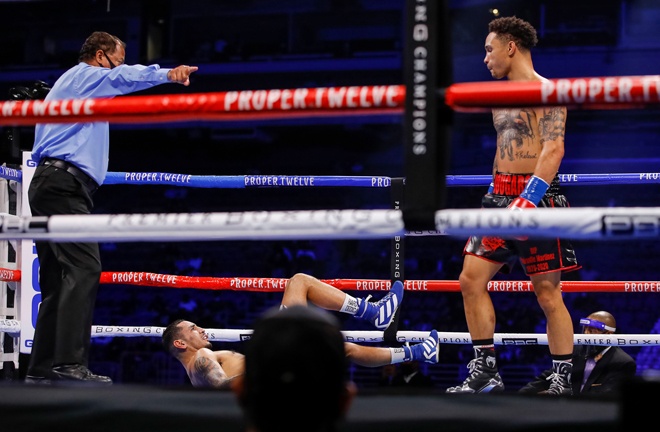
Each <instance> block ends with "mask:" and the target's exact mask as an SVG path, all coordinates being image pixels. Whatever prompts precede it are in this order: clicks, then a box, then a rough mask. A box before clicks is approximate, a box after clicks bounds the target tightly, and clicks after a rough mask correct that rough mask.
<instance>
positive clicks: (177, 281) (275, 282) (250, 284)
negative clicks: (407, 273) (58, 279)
mask: <svg viewBox="0 0 660 432" xmlns="http://www.w3.org/2000/svg"><path fill="white" fill-rule="evenodd" d="M20 280H21V271H20V270H11V269H6V268H0V281H4V282H20ZM287 280H288V279H286V278H257V277H252V278H251V277H200V276H179V275H168V274H158V273H149V272H103V273H101V279H100V282H101V283H102V284H115V285H139V286H151V287H170V288H194V289H206V290H233V291H254V292H282V291H284V287H285V285H286V282H287ZM321 280H322V281H323V282H325V283H327V284H329V285H331V286H333V287H335V288H338V289H341V290H355V291H388V290H389V289H390V280H387V279H321ZM404 285H405V289H406V290H408V291H426V292H429V291H432V292H459V291H460V287H459V284H458V281H451V280H414V279H410V280H406V281H405V282H404ZM561 287H562V291H563V292H622V293H660V281H655V282H654V281H563V282H561ZM488 291H491V292H531V291H533V288H532V284H531V282H530V281H491V282H489V284H488Z"/></svg>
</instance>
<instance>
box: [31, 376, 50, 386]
mask: <svg viewBox="0 0 660 432" xmlns="http://www.w3.org/2000/svg"><path fill="white" fill-rule="evenodd" d="M25 384H27V385H34V386H49V385H51V384H52V381H51V380H50V379H48V378H46V377H41V376H34V375H26V376H25Z"/></svg>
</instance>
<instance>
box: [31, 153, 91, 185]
mask: <svg viewBox="0 0 660 432" xmlns="http://www.w3.org/2000/svg"><path fill="white" fill-rule="evenodd" d="M39 165H46V166H54V167H56V168H60V169H63V170H64V171H66V172H68V173H69V174H71V175H72V176H74V177H75V178H76V179H78V181H79V182H80V183H82V184H83V186H85V187H86V188H87V190H88V191H89V192H90V193H94V192H96V189H98V188H99V184H98V183H96V181H95V180H94V179H93V178H91V177H90V176H88V175H87V174H85V172H84V171H83V170H81V169H80V168H78V167H77V166H75V165H73V164H71V163H69V162H67V161H63V160H62V159H54V158H43V159H42V160H41V162H39Z"/></svg>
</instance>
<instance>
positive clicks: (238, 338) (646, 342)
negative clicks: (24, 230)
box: [0, 320, 660, 348]
mask: <svg viewBox="0 0 660 432" xmlns="http://www.w3.org/2000/svg"><path fill="white" fill-rule="evenodd" d="M164 330H165V327H154V326H116V325H94V326H92V337H136V336H143V337H161V336H162V335H163V331H164ZM0 332H6V333H9V334H18V333H19V332H20V322H19V321H16V320H0ZM206 333H207V334H208V336H209V340H210V341H213V342H242V341H245V340H247V339H250V336H251V335H252V330H251V329H206ZM342 333H343V335H344V340H346V341H348V342H356V343H381V342H384V341H385V338H384V332H382V331H368V330H348V331H342ZM438 335H439V340H440V343H441V344H454V345H461V344H471V343H472V339H471V338H470V334H469V333H462V332H438ZM428 336H429V332H425V331H415V330H399V331H398V332H397V333H396V340H397V341H398V342H401V343H405V342H411V343H416V342H422V341H423V340H424V339H426V338H427V337H428ZM573 342H574V344H575V345H603V346H609V345H611V346H625V347H635V348H636V347H641V346H658V345H660V335H657V334H611V335H584V334H576V335H574V337H573ZM495 344H497V345H547V344H548V336H547V335H546V334H543V333H495Z"/></svg>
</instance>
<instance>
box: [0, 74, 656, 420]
mask: <svg viewBox="0 0 660 432" xmlns="http://www.w3.org/2000/svg"><path fill="white" fill-rule="evenodd" d="M409 90H413V91H412V93H411V92H410V91H409ZM417 90H418V89H415V88H414V87H410V86H409V87H408V89H407V88H406V86H402V85H391V86H358V87H336V88H297V89H271V90H245V91H240V92H218V93H204V94H201V93H200V94H196V93H192V94H185V95H164V96H127V97H121V98H116V99H111V100H84V101H75V100H74V101H51V102H43V101H5V102H1V103H0V125H12V126H19V125H34V124H35V123H37V122H44V121H48V122H74V121H109V122H112V123H162V124H166V123H170V122H181V121H186V120H195V121H203V122H219V121H232V122H240V121H242V120H246V119H249V120H251V121H254V120H260V119H261V120H270V119H277V118H284V117H286V118H310V117H318V116H338V117H341V116H346V115H370V114H374V113H379V114H380V113H387V114H391V115H407V114H410V112H409V111H410V109H409V108H410V107H411V106H413V107H415V106H419V101H420V100H421V99H422V98H421V97H420V96H419V93H418V92H417ZM440 96H441V98H442V101H443V102H444V104H445V105H446V108H448V109H451V110H454V111H457V112H466V113H471V112H483V111H484V110H488V109H490V108H492V107H496V106H529V105H565V106H568V107H569V109H587V110H588V109H595V110H602V109H628V108H631V109H639V108H643V107H648V106H654V105H657V104H658V103H660V76H636V77H604V78H603V77H593V78H575V79H558V80H550V81H549V82H548V83H510V82H488V83H459V84H451V85H448V86H446V87H444V88H442V89H441V91H440ZM436 97H437V95H435V94H425V95H424V98H425V100H434V99H436ZM436 108H437V109H438V110H440V111H441V110H442V109H445V108H442V107H436ZM430 114H431V113H430V112H429V113H427V115H428V117H426V116H425V117H423V118H422V117H416V118H411V119H410V121H409V122H408V123H407V128H409V129H410V136H409V137H408V138H410V139H411V140H412V141H411V142H409V144H410V146H409V148H408V149H407V150H409V151H410V152H415V151H418V152H419V153H418V154H417V155H418V156H419V155H429V154H430V155H432V156H434V157H435V156H436V155H437V153H438V152H439V151H438V152H436V150H437V149H434V148H432V147H433V144H432V142H433V141H434V139H428V140H424V149H423V150H422V149H420V148H419V147H418V146H419V143H420V142H421V141H420V139H421V136H422V134H423V135H425V136H427V137H431V136H432V135H433V134H434V133H435V132H434V131H432V130H431V129H430V126H429V123H430V122H427V121H426V120H430V117H431V115H430ZM422 119H423V120H424V121H422ZM427 134H428V135H427ZM25 158H26V159H25V162H26V164H25V166H24V167H23V168H24V170H23V172H21V171H22V170H17V169H12V168H7V167H1V169H0V177H2V178H3V179H4V180H5V183H6V185H5V186H6V188H8V189H10V190H13V191H14V193H16V200H17V212H16V214H10V212H9V210H8V208H9V206H8V205H7V202H8V200H7V199H3V201H5V202H4V203H3V205H4V207H2V210H1V214H0V241H1V242H0V243H4V244H5V247H6V245H11V247H12V248H13V249H14V250H15V251H16V256H17V257H18V259H17V261H16V262H13V263H12V262H9V259H5V258H4V257H5V255H6V254H7V251H6V249H5V250H0V251H1V252H2V253H3V261H2V263H3V264H2V265H1V266H0V280H1V281H3V285H4V291H3V294H2V296H3V297H2V300H5V297H6V295H7V289H10V290H15V291H16V298H17V299H18V300H19V304H17V305H15V308H14V309H9V308H6V307H4V306H3V309H2V310H0V332H2V333H4V334H6V335H8V336H9V337H12V338H13V340H14V347H15V348H16V351H14V353H9V354H10V357H3V360H5V361H7V359H11V360H9V361H14V362H16V361H17V358H18V357H17V356H16V354H17V351H18V350H23V351H28V350H27V348H29V347H28V346H24V345H22V344H21V343H20V342H21V341H22V340H24V339H25V337H26V335H27V334H28V333H25V328H26V326H27V325H28V323H27V321H25V319H26V318H27V317H24V316H21V315H22V312H21V311H24V310H27V309H29V308H30V307H31V306H32V305H26V304H21V302H25V301H28V300H30V301H32V299H33V297H29V296H26V295H23V293H21V291H22V290H23V289H25V288H26V287H25V285H26V284H25V280H26V279H25V278H29V277H31V276H32V274H33V270H34V269H33V267H32V262H31V261H30V262H28V261H26V260H25V259H23V258H21V257H25V256H27V255H24V254H26V253H27V251H28V250H31V249H32V245H33V242H34V241H35V240H49V241H88V240H89V241H98V242H106V241H108V242H164V241H182V242H203V241H239V240H240V241H264V240H269V241H270V240H291V239H306V240H344V239H366V240H369V239H374V240H375V239H390V240H392V241H393V249H394V246H395V245H398V246H399V247H400V248H403V249H404V250H405V246H404V245H403V243H404V240H405V238H406V237H416V236H449V237H460V238H465V237H467V236H469V235H474V234H477V235H482V234H483V235H498V236H513V235H526V236H530V237H548V238H554V237H558V236H559V237H570V238H572V239H587V240H636V241H654V240H655V241H657V238H658V236H660V228H659V225H660V222H659V221H660V208H656V207H618V208H611V207H607V208H597V207H584V208H567V209H535V210H533V211H526V212H503V211H499V210H495V209H488V210H485V209H478V210H477V209H446V208H442V206H440V205H439V203H440V202H441V201H442V197H441V195H442V191H441V190H440V189H442V188H444V187H445V186H447V187H454V186H456V187H472V186H484V187H485V186H486V185H487V184H488V182H489V181H490V176H446V175H445V174H446V173H445V172H444V171H443V170H440V171H439V172H438V170H436V169H435V168H437V166H435V165H434V164H435V162H433V163H431V162H429V161H428V159H426V160H424V161H423V163H422V165H421V166H422V168H420V169H419V170H416V171H415V172H413V171H411V170H410V169H409V166H408V165H413V164H414V162H416V160H415V158H414V157H412V158H411V157H408V159H407V161H406V163H407V168H406V171H407V173H408V174H409V176H406V178H405V179H398V178H390V177H387V176H365V177H339V176H333V177H326V176H289V175H286V176H285V175H277V174H273V175H259V176H250V175H244V176H199V175H190V174H185V173H176V174H175V173H164V172H126V173H122V172H111V173H109V174H108V177H107V180H106V182H105V184H104V186H105V187H108V188H109V187H112V186H111V185H117V184H128V185H163V184H165V185H170V186H180V187H195V188H234V189H241V188H249V187H259V188H266V187H278V188H282V187H292V188H295V187H301V188H315V187H364V188H390V187H393V186H394V185H398V186H397V187H400V186H401V183H405V187H406V189H407V190H413V191H414V192H413V193H412V194H410V195H409V196H408V195H407V196H406V199H407V198H411V199H410V201H405V202H403V204H401V201H400V200H399V201H397V200H394V201H395V202H396V203H397V204H396V205H394V206H393V208H391V209H373V210H367V209H342V210H337V209H326V210H309V211H305V210H300V211H269V210H263V211H240V212H208V213H131V214H92V215H85V216H77V215H56V216H50V217H33V216H30V215H29V214H26V213H25V212H24V211H22V209H23V210H24V209H25V205H26V203H25V200H26V198H25V196H26V195H25V190H24V189H25V185H26V182H25V181H24V178H26V177H25V176H24V174H25V172H26V171H25V169H26V168H27V165H29V163H30V162H31V161H29V156H27V155H26V156H25ZM430 169H433V170H432V171H433V173H432V175H430V178H429V177H426V178H423V179H422V177H423V176H424V175H427V176H428V175H429V172H430ZM438 175H439V176H441V177H442V178H441V179H439V178H438V177H437V176H438ZM422 180H423V182H424V184H428V183H432V184H434V185H436V186H437V188H436V187H432V188H431V189H432V190H431V193H430V194H429V195H430V196H431V198H428V196H426V195H425V196H421V195H420V194H421V193H422V188H420V187H419V186H420V185H421V182H422ZM429 180H430V182H429ZM560 181H561V184H562V186H576V187H579V186H580V185H612V184H619V185H636V184H641V183H645V184H648V183H660V173H602V174H570V173H569V174H565V173H562V174H561V175H560ZM9 255H11V254H9ZM392 259H393V268H394V267H395V265H394V264H396V265H399V266H401V265H402V263H401V262H399V261H396V260H395V258H394V256H393V258H392ZM395 261H396V263H395ZM401 271H403V268H401ZM390 276H391V277H390V278H388V279H368V280H367V279H365V280H360V279H331V280H330V279H328V280H324V281H325V282H327V283H329V284H330V285H332V286H335V287H337V288H339V289H342V290H355V291H370V292H373V291H386V290H388V289H389V283H390V282H391V280H392V279H396V278H397V276H396V274H395V272H394V271H393V273H392V275H390ZM30 281H31V282H33V280H31V279H30ZM285 282H286V279H281V278H256V277H254V278H250V277H227V278H215V277H197V276H182V275H169V274H158V273H148V272H131V271H130V270H129V271H124V272H104V273H103V274H102V278H101V283H102V284H108V285H109V284H122V285H135V286H137V287H140V286H143V287H146V286H148V287H163V288H177V289H178V288H188V289H190V290H191V291H192V290H235V291H242V292H255V294H254V295H259V294H258V293H260V292H281V291H283V288H284V284H285ZM404 282H405V288H406V290H408V291H419V292H458V285H457V282H455V281H443V280H411V279H405V280H404ZM136 289H137V288H136ZM659 289H660V283H659V282H657V281H639V280H631V281H585V282H577V281H573V282H572V281H564V282H562V291H563V292H565V293H573V292H575V293H583V292H589V293H598V292H617V293H630V295H647V294H648V295H653V293H657V292H658V290H659ZM489 291H491V292H512V293H515V292H521V293H522V292H530V291H531V286H530V284H529V282H527V281H493V282H491V284H490V285H489ZM3 305H4V301H3ZM403 307H405V303H404V306H403ZM162 330H163V328H162V327H157V326H121V325H119V326H118V325H106V324H104V323H98V324H96V325H94V326H93V329H92V336H93V337H160V335H161V332H162ZM207 331H208V332H209V333H210V334H211V337H210V340H213V341H220V342H240V341H243V340H245V339H247V338H249V334H250V329H207ZM393 331H394V335H391V334H390V335H387V334H386V333H387V332H377V331H344V335H345V337H346V339H347V340H352V341H358V342H366V343H369V342H373V343H379V342H383V341H387V340H388V339H389V340H392V339H391V337H394V338H395V340H396V341H397V342H400V343H404V342H415V341H419V340H422V339H423V338H424V337H426V335H427V334H428V332H420V331H412V330H399V329H398V328H397V327H396V325H395V326H394V327H393ZM27 337H29V336H27ZM574 341H575V343H576V344H598V345H617V346H631V345H635V346H638V345H643V346H657V345H660V335H654V334H616V335H612V336H611V337H608V338H598V340H594V339H592V338H585V336H583V335H575V340H574ZM440 342H441V343H443V344H470V343H471V341H470V337H469V334H467V333H457V332H440ZM495 342H496V343H497V344H501V345H507V344H509V345H543V344H547V336H546V335H544V334H531V333H530V334H528V333H506V334H503V333H498V334H496V335H495ZM19 346H20V348H19ZM2 354H3V356H6V355H7V353H4V352H3V353H2ZM530 378H531V377H530ZM42 391H43V390H42ZM48 391H50V390H48ZM109 391H110V392H115V391H116V390H115V389H111V390H109ZM52 392H53V393H51V394H54V393H55V392H59V393H61V389H52ZM139 392H140V390H137V391H135V392H132V393H131V396H133V397H135V398H136V400H141V401H144V400H145V399H148V398H149V397H150V396H149V395H148V394H147V395H143V394H138V395H136V393H139ZM202 396H203V397H204V400H205V401H207V402H208V400H209V399H211V400H213V401H215V402H217V403H218V404H223V403H224V405H226V404H227V400H226V397H225V396H224V395H211V396H209V395H202ZM60 397H64V398H66V396H64V395H62V394H60ZM83 397H87V398H90V397H92V396H91V395H90V394H89V392H86V393H85V394H84V395H83ZM193 399H194V403H193ZM188 400H189V401H190V405H191V406H192V405H194V404H200V405H201V404H202V399H201V398H200V397H199V395H192V396H191V398H190V399H188ZM475 400H478V401H479V403H480V404H484V403H491V402H485V399H483V398H481V397H479V398H478V399H475ZM447 401H449V402H447ZM73 402H75V403H80V402H79V401H78V400H75V401H73ZM170 402H171V401H170V400H168V401H167V403H170ZM425 402H429V401H428V400H416V399H415V400H413V402H412V403H411V402H410V400H409V401H407V402H406V401H402V400H388V401H377V403H384V404H385V405H386V406H388V407H389V408H390V409H391V410H392V411H396V407H397V406H398V407H401V406H406V407H407V408H408V409H411V410H414V409H417V410H419V411H421V410H422V409H424V410H426V412H427V413H428V412H432V411H433V409H432V407H433V406H435V405H434V404H427V403H425ZM41 403H43V404H47V403H48V402H47V401H44V400H42V401H41ZM163 403H164V402H163ZM360 403H362V404H365V407H366V406H370V407H371V408H373V403H369V402H364V401H362V402H360V401H358V408H357V409H359V406H360ZM443 403H449V404H452V403H454V402H451V399H447V398H443ZM527 403H529V404H531V405H529V407H530V410H531V411H533V412H535V413H536V414H537V415H538V416H539V417H538V419H539V422H541V421H544V422H545V423H544V424H546V425H547V424H549V423H552V421H553V419H552V418H551V417H550V416H549V415H547V414H546V415H542V414H541V413H542V412H544V411H547V408H548V406H549V405H552V409H551V411H550V413H551V414H552V415H553V416H554V415H556V412H557V411H556V410H562V409H564V410H566V407H565V406H563V405H562V404H561V401H556V400H545V401H543V402H541V401H536V400H535V401H531V402H529V401H528V402H527ZM415 404H417V405H418V408H414V405H415ZM145 405H146V404H145ZM479 406H480V407H482V406H483V405H479ZM491 408H492V409H493V410H497V407H496V406H491ZM577 408H579V409H580V410H581V413H580V414H581V415H583V418H582V421H580V420H579V419H578V417H579V416H580V414H578V413H577V412H574V417H572V418H571V419H569V420H567V423H568V424H579V425H580V426H582V429H581V430H585V429H589V426H594V430H595V429H596V428H597V429H598V430H601V431H602V430H603V429H604V430H608V429H609V430H614V429H613V424H614V422H616V420H617V416H616V404H615V403H612V402H611V401H605V402H602V401H599V402H597V403H596V402H594V403H592V404H591V405H586V404H585V405H578V406H577ZM96 409H98V408H96ZM118 409H119V410H120V411H121V410H122V409H124V410H126V409H127V408H125V407H121V408H118ZM486 411H488V410H486ZM568 411H570V409H569V410H568ZM471 412H472V414H474V410H472V411H471ZM604 413H605V414H604ZM420 414H421V413H420ZM218 415H220V416H223V420H224V421H229V422H231V420H232V419H234V420H235V419H236V416H237V415H238V411H237V410H233V411H232V409H231V408H230V409H228V410H227V411H223V412H222V413H221V414H218ZM426 415H427V416H428V415H429V414H426ZM436 415H437V416H439V417H435V418H432V419H429V417H424V418H425V419H426V420H427V421H441V420H442V418H441V416H440V414H436ZM200 416H203V414H202V413H200ZM431 417H433V416H431ZM211 418H212V419H216V420H217V418H214V417H211ZM596 419H597V420H596ZM389 420H390V421H391V420H392V419H389ZM445 420H446V419H445ZM554 420H555V421H556V420H557V419H554ZM356 421H358V423H359V421H360V419H359V418H356ZM362 421H363V422H365V423H367V422H369V420H368V419H362ZM481 421H487V420H486V419H485V418H481ZM589 421H591V423H588V422H589ZM559 423H560V424H561V421H559ZM393 424H394V423H393ZM481 424H483V423H481ZM538 425H539V424H538V423H535V424H534V427H536V428H538V427H539V426H538ZM169 426H172V424H171V423H170V424H169ZM399 426H401V425H399ZM508 426H510V424H508ZM585 426H586V427H585ZM391 427H394V426H391ZM560 427H561V426H560ZM448 429H449V430H453V429H452V428H451V427H449V428H448ZM455 429H456V430H465V429H464V425H463V426H462V427H461V428H459V427H458V426H457V427H456V428H455ZM495 429H496V430H497V428H495ZM530 430H531V429H530Z"/></svg>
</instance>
